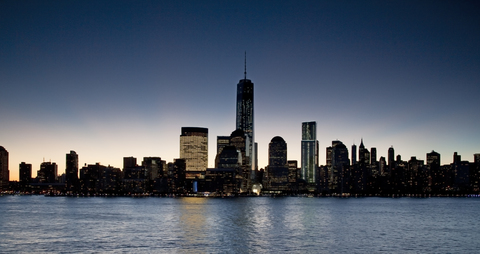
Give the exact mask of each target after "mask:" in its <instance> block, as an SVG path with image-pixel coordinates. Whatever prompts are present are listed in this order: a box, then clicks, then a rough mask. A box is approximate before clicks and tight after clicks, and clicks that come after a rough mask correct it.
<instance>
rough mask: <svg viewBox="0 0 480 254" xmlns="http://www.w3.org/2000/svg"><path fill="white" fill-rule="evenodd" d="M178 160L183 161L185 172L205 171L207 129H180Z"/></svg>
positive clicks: (206, 161)
mask: <svg viewBox="0 0 480 254" xmlns="http://www.w3.org/2000/svg"><path fill="white" fill-rule="evenodd" d="M180 158H181V159H184V160H185V164H186V171H187V172H188V171H206V170H207V167H208V129H207V128H200V127H182V134H181V135H180Z"/></svg>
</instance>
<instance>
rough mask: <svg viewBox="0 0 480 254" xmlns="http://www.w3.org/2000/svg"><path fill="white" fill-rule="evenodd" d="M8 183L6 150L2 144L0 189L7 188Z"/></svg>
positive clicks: (0, 148) (8, 173)
mask: <svg viewBox="0 0 480 254" xmlns="http://www.w3.org/2000/svg"><path fill="white" fill-rule="evenodd" d="M9 184H10V171H9V170H8V152H7V150H6V149H5V148H4V147H3V146H0V191H3V190H6V189H8V186H9Z"/></svg>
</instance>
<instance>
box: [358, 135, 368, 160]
mask: <svg viewBox="0 0 480 254" xmlns="http://www.w3.org/2000/svg"><path fill="white" fill-rule="evenodd" d="M358 160H359V162H360V163H361V164H362V165H364V166H368V165H370V152H369V151H368V149H366V148H365V145H364V144H363V138H362V141H361V142H360V147H359V150H358Z"/></svg>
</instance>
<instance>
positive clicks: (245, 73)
mask: <svg viewBox="0 0 480 254" xmlns="http://www.w3.org/2000/svg"><path fill="white" fill-rule="evenodd" d="M243 74H244V75H245V77H244V79H247V51H245V72H244V73H243Z"/></svg>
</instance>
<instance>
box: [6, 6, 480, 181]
mask: <svg viewBox="0 0 480 254" xmlns="http://www.w3.org/2000/svg"><path fill="white" fill-rule="evenodd" d="M479 45H480V3H479V2H478V1H353V0H352V1H317V0H315V1H267V0H265V1H235V0H229V1H210V0H207V1H162V0H158V1H147V0H145V1H88V0H87V1H84V0H78V1H77V0H66V1H48V0H46V1H23V0H16V1H14V0H2V1H0V146H3V147H5V149H6V150H7V151H8V152H9V169H10V179H11V180H17V179H18V167H19V166H18V165H19V164H20V163H21V162H26V163H31V164H32V171H33V176H34V177H35V176H36V171H37V170H39V168H40V164H41V163H42V162H43V161H52V162H56V163H57V164H58V172H59V174H61V173H63V172H64V169H65V157H66V154H67V153H69V152H70V150H73V151H76V153H77V154H78V155H79V162H80V167H81V166H83V165H84V164H94V163H97V162H99V163H101V164H102V165H111V166H114V167H118V168H122V167H123V157H129V156H133V157H136V158H137V162H138V163H139V164H140V163H141V161H142V160H143V157H148V156H158V157H161V158H162V159H163V160H166V161H167V162H171V161H173V159H175V158H179V142H180V132H181V127H205V128H208V131H209V133H208V135H209V141H208V142H209V163H208V164H209V165H208V166H209V167H214V158H215V154H216V137H217V136H227V135H230V134H231V132H233V131H234V129H235V103H236V102H235V100H236V85H237V83H238V82H239V80H240V79H243V75H244V60H245V59H244V54H245V52H246V54H247V78H248V79H251V80H252V82H253V83H254V85H255V91H254V93H255V95H254V96H255V99H254V107H255V109H254V110H255V126H254V128H255V141H256V142H258V148H259V151H258V156H259V167H260V168H263V167H265V166H266V165H268V144H269V142H270V140H271V139H272V138H273V137H275V136H281V137H283V138H284V140H285V141H286V142H287V146H288V159H289V160H298V161H299V163H300V160H301V158H300V146H301V125H302V122H306V121H316V122H317V139H318V141H319V144H320V151H319V157H320V164H321V165H324V164H325V157H326V152H325V150H326V147H328V146H330V145H331V142H332V141H333V140H340V141H342V142H343V143H344V144H345V145H346V146H347V147H348V148H350V147H351V145H353V144H356V145H357V147H358V145H359V144H360V141H361V139H362V138H363V142H364V145H365V147H366V148H368V149H370V148H371V147H376V148H377V154H378V155H377V156H378V158H379V157H380V156H384V157H387V150H388V148H389V147H391V146H393V148H394V149H395V154H396V155H397V154H400V155H401V156H402V159H403V160H409V159H410V157H411V156H416V157H417V159H422V160H425V157H426V153H429V152H431V151H432V150H435V151H436V152H438V153H440V154H441V163H442V164H449V163H451V162H452V160H453V153H454V152H458V153H459V154H460V155H461V156H462V160H468V161H473V154H475V153H480V133H479V129H480V128H479V126H480V113H479V109H480V97H479V96H480V46H479ZM349 152H351V150H350V149H349Z"/></svg>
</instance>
